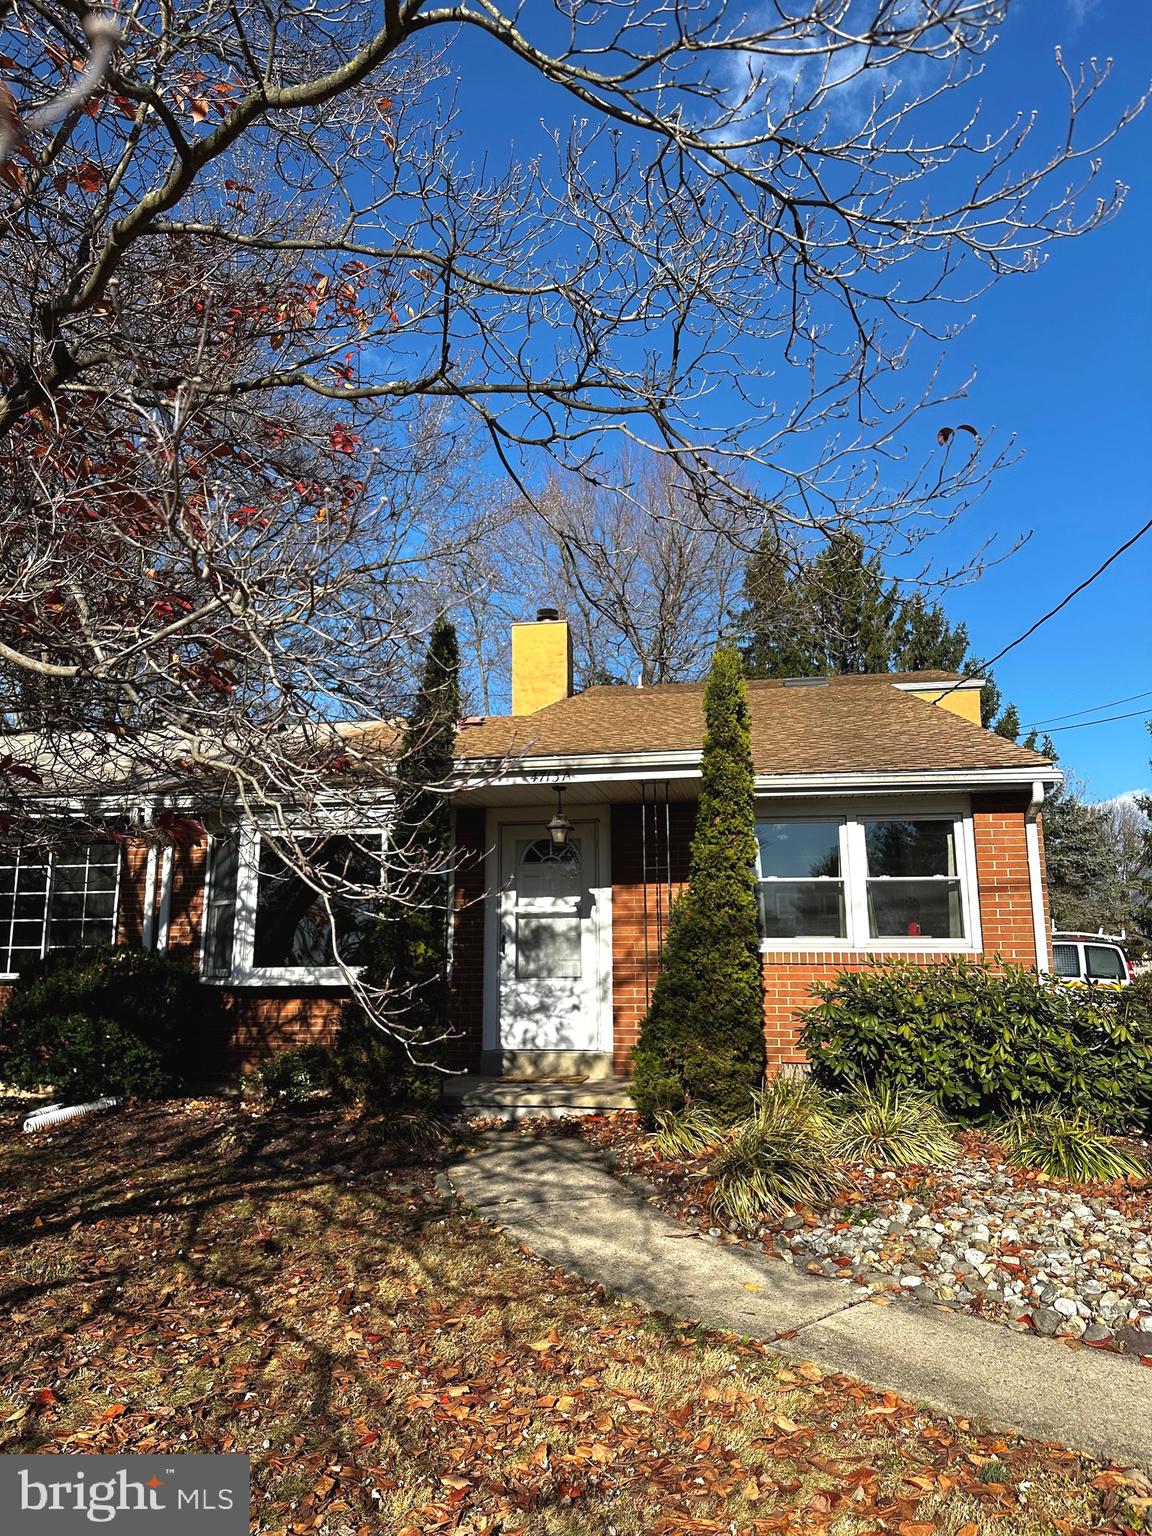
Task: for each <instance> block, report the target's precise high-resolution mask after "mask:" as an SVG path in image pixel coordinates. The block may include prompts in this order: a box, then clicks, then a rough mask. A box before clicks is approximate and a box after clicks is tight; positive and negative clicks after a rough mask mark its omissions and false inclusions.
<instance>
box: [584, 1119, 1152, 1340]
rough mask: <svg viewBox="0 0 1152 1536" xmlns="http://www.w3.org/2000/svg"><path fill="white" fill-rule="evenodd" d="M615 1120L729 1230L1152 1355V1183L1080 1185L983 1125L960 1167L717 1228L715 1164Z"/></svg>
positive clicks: (863, 1278) (607, 1139)
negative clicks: (1150, 1187) (712, 1199)
mask: <svg viewBox="0 0 1152 1536" xmlns="http://www.w3.org/2000/svg"><path fill="white" fill-rule="evenodd" d="M614 1120H615V1123H613V1120H611V1119H610V1120H606V1121H602V1122H600V1125H599V1126H594V1125H589V1126H587V1127H586V1128H585V1129H584V1134H586V1135H590V1136H591V1137H592V1138H593V1139H595V1140H596V1141H598V1142H599V1143H600V1144H601V1145H603V1146H605V1147H606V1148H610V1150H611V1151H612V1153H613V1154H614V1156H615V1158H616V1160H617V1163H618V1165H619V1167H620V1168H621V1170H622V1171H627V1172H630V1173H632V1174H638V1175H640V1176H642V1177H643V1178H644V1179H645V1180H647V1181H648V1183H649V1185H650V1187H651V1188H652V1190H653V1192H654V1195H653V1197H654V1198H655V1199H656V1201H657V1202H658V1203H659V1204H660V1205H661V1206H662V1207H663V1208H664V1209H665V1210H667V1211H669V1213H670V1214H672V1215H675V1216H676V1217H678V1218H679V1219H680V1220H681V1221H684V1222H686V1223H687V1224H689V1225H691V1226H694V1227H697V1228H699V1229H700V1230H701V1231H703V1232H706V1233H708V1234H709V1235H710V1236H711V1237H713V1238H715V1239H718V1240H725V1241H732V1240H733V1239H734V1238H736V1239H739V1240H741V1241H744V1242H749V1243H755V1244H756V1245H757V1246H762V1247H763V1248H764V1249H765V1251H767V1252H768V1253H771V1254H774V1255H776V1256H777V1257H779V1258H781V1259H782V1260H784V1261H785V1262H786V1263H790V1264H793V1265H795V1266H796V1267H797V1268H799V1269H803V1270H805V1271H807V1272H808V1273H809V1274H814V1275H823V1276H826V1277H828V1278H830V1279H839V1280H843V1281H847V1282H850V1283H854V1284H856V1285H860V1286H866V1287H868V1288H869V1289H871V1290H873V1291H886V1292H889V1293H902V1294H904V1295H906V1296H908V1297H910V1298H911V1299H912V1300H915V1301H918V1302H922V1303H925V1304H928V1305H933V1306H946V1307H952V1308H959V1309H962V1310H964V1311H966V1312H971V1313H974V1314H976V1315H978V1316H982V1317H986V1318H988V1319H989V1320H991V1321H995V1322H998V1323H1004V1324H1007V1325H1009V1326H1012V1327H1016V1328H1021V1329H1023V1328H1031V1329H1033V1330H1035V1332H1037V1333H1040V1334H1046V1335H1050V1336H1055V1337H1058V1338H1061V1339H1068V1340H1079V1341H1082V1342H1083V1343H1085V1344H1089V1345H1094V1346H1096V1347H1097V1348H1104V1349H1120V1350H1125V1351H1129V1352H1132V1353H1135V1354H1139V1355H1143V1356H1146V1357H1150V1358H1152V1198H1150V1193H1152V1192H1146V1191H1144V1190H1140V1189H1135V1188H1131V1187H1128V1186H1125V1185H1116V1186H1096V1187H1093V1188H1090V1189H1079V1188H1076V1187H1074V1186H1071V1185H1067V1184H1064V1183H1062V1182H1061V1181H1059V1180H1056V1179H1048V1178H1045V1176H1044V1175H1043V1174H1038V1173H1033V1172H1028V1171H1025V1170H1023V1169H1020V1168H1017V1167H1015V1166H1013V1165H1012V1164H1010V1163H1007V1162H1005V1161H1004V1160H1003V1158H1002V1155H1000V1149H999V1148H997V1147H996V1145H995V1144H994V1143H991V1142H988V1141H987V1140H985V1139H984V1138H982V1137H979V1136H977V1135H975V1134H971V1135H964V1136H962V1137H961V1138H960V1139H959V1144H958V1156H957V1160H956V1162H955V1164H953V1165H951V1166H949V1167H947V1168H943V1169H930V1168H914V1169H900V1170H899V1171H895V1172H891V1171H885V1170H882V1169H873V1168H865V1167H861V1168H855V1169H852V1170H850V1173H851V1181H850V1184H849V1187H848V1189H847V1190H846V1192H845V1194H844V1195H843V1197H842V1198H841V1199H840V1200H839V1201H838V1202H837V1203H836V1204H835V1205H834V1206H832V1207H831V1208H830V1209H828V1210H825V1211H819V1212H813V1211H803V1210H798V1211H796V1212H794V1213H791V1214H789V1215H786V1216H784V1217H782V1218H780V1219H778V1220H773V1221H771V1222H766V1223H765V1225H764V1226H763V1227H761V1228H760V1229H759V1230H758V1231H757V1232H756V1233H745V1232H733V1233H730V1232H728V1231H725V1230H722V1229H721V1228H719V1227H716V1226H714V1225H712V1220H713V1218H712V1216H711V1214H710V1211H709V1206H708V1198H707V1197H708V1192H709V1189H710V1185H709V1182H708V1180H707V1178H706V1176H705V1169H704V1168H703V1166H702V1165H699V1164H690V1163H682V1162H672V1161H667V1160H664V1159H661V1158H660V1157H659V1155H658V1154H657V1153H656V1152H655V1150H654V1148H653V1146H652V1143H651V1140H650V1139H649V1138H646V1137H644V1136H642V1135H641V1134H640V1132H639V1129H638V1127H637V1124H636V1122H635V1119H634V1117H623V1116H621V1117H614ZM629 1120H631V1122H632V1123H631V1124H629V1123H628V1121H629Z"/></svg>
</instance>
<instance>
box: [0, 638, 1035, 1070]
mask: <svg viewBox="0 0 1152 1536" xmlns="http://www.w3.org/2000/svg"><path fill="white" fill-rule="evenodd" d="M512 666H513V677H512V701H513V713H512V714H510V715H507V716H501V717H498V718H489V719H484V720H480V721H472V722H466V723H465V724H464V725H463V726H462V727H461V730H460V734H459V738H458V749H457V787H456V791H455V794H454V814H455V825H456V845H457V857H456V875H455V889H454V924H453V942H452V987H453V998H454V1022H455V1027H456V1030H457V1032H458V1036H457V1039H456V1042H455V1047H454V1052H455V1062H454V1064H455V1065H457V1066H458V1067H463V1068H467V1069H468V1070H471V1071H481V1070H482V1071H485V1072H499V1071H501V1070H508V1069H509V1068H514V1069H515V1070H517V1071H524V1070H529V1071H530V1070H538V1069H541V1068H546V1069H547V1070H549V1071H557V1070H565V1069H568V1070H575V1069H578V1070H580V1071H584V1072H587V1073H589V1074H590V1075H608V1074H610V1073H615V1074H617V1075H622V1074H626V1073H627V1071H628V1062H629V1054H630V1051H631V1048H632V1046H633V1044H634V1042H635V1040H636V1035H637V1031H638V1028H639V1025H640V1021H641V1019H642V1018H643V1015H644V1011H645V1008H646V1005H647V1001H648V998H649V996H650V994H651V989H652V985H653V983H654V980H655V975H656V970H657V966H658V963H659V953H660V946H661V943H662V940H663V935H664V932H665V929H666V926H667V920H668V911H669V907H670V905H671V903H672V901H673V900H674V898H675V896H676V893H677V891H678V890H679V888H680V886H681V884H682V882H683V880H684V879H685V876H686V872H687V860H688V849H689V843H690V840H691V835H692V828H693V820H694V815H695V802H696V798H697V793H698V784H699V772H700V770H699V759H700V748H701V742H702V737H703V692H704V690H703V685H702V684H669V685H664V686H658V687H652V688H632V687H596V688H590V689H588V690H587V691H585V692H583V693H580V694H573V692H572V686H571V678H572V665H571V650H570V639H569V632H568V626H567V624H565V623H564V622H563V621H561V620H559V619H556V618H554V617H552V616H551V615H550V614H547V611H545V615H542V617H541V618H540V620H538V621H537V622H536V623H532V624H522V625H517V626H515V628H514V631H513V648H512ZM980 686H981V685H980V683H979V681H978V680H972V679H966V678H961V677H957V676H955V675H953V674H948V673H938V672H932V673H928V672H925V673H908V674H888V675H876V676H855V677H835V678H828V679H804V680H795V681H793V680H782V681H771V682H753V683H750V684H749V687H748V692H749V703H750V714H751V726H752V755H753V765H754V768H755V772H756V787H757V821H758V834H759V837H758V840H759V848H760V860H759V869H758V877H759V887H758V888H759V892H760V909H761V923H762V941H761V948H762V954H763V965H764V981H765V1034H766V1040H767V1046H768V1058H769V1062H770V1063H771V1064H772V1065H775V1066H778V1065H780V1064H784V1063H788V1062H791V1061H796V1060H799V1059H800V1057H799V1053H798V1050H797V1045H796V1036H797V1030H798V1023H797V1015H798V1013H799V1012H801V1011H802V1010H803V1008H804V1006H805V1004H806V1001H807V999H808V994H809V989H810V987H811V986H812V984H813V983H814V982H817V981H820V980H824V979H827V978H828V977H830V976H832V975H833V974H834V973H835V972H837V971H839V970H843V969H848V968H861V967H867V966H870V965H874V964H876V963H878V962H879V961H881V960H882V959H883V958H884V957H893V956H904V957H907V958H914V959H916V960H919V961H924V962H931V961H934V960H943V959H945V958H947V957H952V956H956V955H966V956H971V957H972V958H974V959H984V960H987V961H989V962H990V963H995V962H996V961H1001V960H1002V961H1011V962H1013V963H1016V964H1020V965H1024V966H1028V967H1036V968H1038V969H1040V970H1047V969H1048V968H1049V965H1050V952H1049V939H1048V931H1049V922H1048V910H1047V891H1046V881H1045V874H1044V854H1043V836H1042V827H1041V807H1042V804H1043V800H1044V795H1045V791H1046V790H1047V789H1048V788H1050V787H1051V786H1053V785H1055V784H1057V783H1058V782H1059V780H1060V773H1059V770H1058V769H1056V768H1055V767H1054V766H1053V764H1052V763H1051V762H1050V761H1049V760H1048V759H1046V758H1044V757H1041V756H1038V755H1037V754H1036V753H1035V752H1031V751H1029V750H1027V749H1026V748H1024V747H1020V746H1017V745H1015V744H1014V743H1012V742H1009V741H1006V740H1004V739H1003V738H1001V737H998V736H995V735H993V734H991V733H990V732H988V731H985V730H983V729H981V727H980V725H979V718H980ZM557 791H559V792H560V798H559V802H558V795H557ZM558 803H559V804H560V805H562V809H563V813H564V816H565V818H566V819H567V820H568V821H569V822H570V823H571V828H572V830H571V833H570V836H569V838H568V841H567V843H566V845H564V846H563V847H561V848H557V847H555V846H554V845H553V842H552V840H551V839H550V837H549V832H548V826H547V824H548V821H549V819H550V818H551V817H552V816H553V815H554V814H555V813H556V811H557V808H558ZM379 814H380V813H379V812H376V813H375V816H376V818H377V822H376V825H377V827H378V829H379V831H380V832H381V833H382V832H383V826H382V825H380V823H379ZM371 821H372V818H371V817H370V816H369V815H368V814H367V813H366V817H365V830H366V832H367V834H368V837H369V839H370V838H371V836H372V835H374V829H373V827H372V825H371ZM0 882H2V883H0V968H3V969H4V970H6V972H7V978H8V979H9V980H11V979H12V978H13V976H14V975H15V974H16V973H18V971H19V967H20V962H21V959H22V958H24V957H27V956H29V955H34V954H37V953H40V952H41V951H42V950H43V949H44V948H45V947H49V946H52V947H55V946H56V945H58V944H61V943H74V942H79V941H81V940H86V941H89V942H91V941H93V940H97V939H99V940H106V939H111V938H113V937H115V938H116V939H117V940H118V941H120V942H123V943H143V944H146V945H155V946H157V947H159V948H163V949H166V950H167V951H168V952H169V953H170V954H172V955H173V956H177V957H180V958H185V959H187V960H188V961H189V962H190V963H192V964H194V965H196V966H197V967H198V968H199V970H200V972H201V974H202V976H203V977H204V982H205V985H208V986H214V987H220V988H222V989H223V990H224V992H225V995H226V998H227V1002H228V1009H229V1016H230V1021H231V1023H230V1029H229V1035H228V1038H227V1039H226V1040H223V1041H214V1042H210V1041H206V1042H205V1071H206V1073H213V1072H219V1071H220V1070H221V1068H222V1067H224V1066H225V1065H226V1064H227V1065H228V1066H229V1067H231V1068H232V1069H236V1068H239V1067H243V1066H247V1065H250V1064H251V1063H253V1062H254V1061H256V1060H258V1059H260V1058H261V1057H262V1056H265V1055H267V1054H269V1053H271V1052H273V1051H275V1050H278V1049H282V1048H284V1047H286V1046H290V1045H294V1044H299V1043H301V1042H303V1041H305V1040H313V1039H318V1040H323V1039H325V1038H328V1037H330V1035H331V1032H332V1030H333V1028H334V1026H335V1024H336V1021H337V1019H338V1015H339V1009H340V1005H341V1002H342V999H343V996H344V995H345V994H344V993H343V991H342V988H341V976H340V972H339V970H338V969H336V968H335V967H334V966H331V965H326V964H324V957H323V956H322V955H318V954H317V953H316V951H315V935H314V933H313V934H312V935H311V937H310V936H309V934H308V920H309V911H308V900H307V897H306V896H305V899H304V900H303V901H300V900H298V899H297V900H293V899H292V897H293V892H292V891H291V889H290V878H289V880H288V883H287V884H286V874H285V871H284V868H283V867H282V866H281V867H279V868H277V867H276V864H275V860H274V858H269V857H267V855H266V851H265V850H263V849H262V847H261V839H260V837H259V834H258V831H257V830H256V829H255V828H254V827H241V828H239V829H238V830H232V831H230V832H229V833H228V835H226V836H224V835H221V836H208V837H207V838H205V839H204V840H203V841H201V842H200V843H198V844H194V845H192V846H183V847H177V846H174V847H171V848H169V849H167V850H165V851H164V852H163V853H160V854H158V853H157V852H156V851H155V850H153V851H148V850H147V849H145V848H144V847H143V846H137V845H134V844H133V843H131V842H130V841H129V842H127V843H121V844H115V843H109V842H104V843H91V844H88V845H84V846H79V847H76V848H73V849H71V850H61V851H59V852H58V853H55V854H53V855H51V856H49V855H47V854H33V855H31V856H28V855H24V854H23V853H13V854H9V855H6V856H5V855H0ZM285 895H287V896H288V898H289V899H288V901H287V903H285V900H284V897H285ZM274 898H275V899H274ZM285 912H287V913H288V914H289V920H288V921H287V922H286V921H285V917H284V915H285ZM5 944H6V948H5ZM309 946H311V947H309Z"/></svg>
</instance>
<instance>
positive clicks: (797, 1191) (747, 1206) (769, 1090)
mask: <svg viewBox="0 0 1152 1536" xmlns="http://www.w3.org/2000/svg"><path fill="white" fill-rule="evenodd" d="M828 1129H829V1128H828V1123H827V1121H826V1119H825V1116H824V1112H823V1108H822V1103H821V1101H820V1099H819V1097H818V1095H817V1094H816V1093H815V1091H814V1090H813V1089H812V1088H811V1087H810V1085H808V1084H806V1083H803V1082H797V1081H795V1080H792V1079H787V1078H776V1079H774V1080H773V1081H772V1082H770V1083H767V1084H766V1085H765V1087H764V1088H763V1089H762V1090H761V1091H760V1092H759V1093H758V1094H757V1095H756V1100H755V1106H754V1110H753V1113H752V1114H751V1115H749V1116H748V1118H747V1119H746V1120H742V1121H740V1122H739V1123H738V1124H737V1125H736V1126H734V1127H733V1129H732V1130H731V1131H730V1132H729V1134H728V1136H727V1138H726V1139H725V1141H724V1142H723V1144H722V1145H721V1147H720V1149H719V1150H718V1152H717V1153H716V1156H715V1157H714V1158H713V1159H712V1163H711V1166H710V1169H709V1171H710V1173H711V1174H712V1177H713V1178H714V1179H715V1189H714V1191H713V1195H712V1207H713V1210H714V1211H715V1212H716V1213H717V1215H719V1216H721V1217H723V1218H725V1219H727V1220H728V1221H729V1222H730V1223H731V1224H732V1225H734V1226H737V1227H740V1228H743V1229H744V1230H746V1231H748V1230H753V1229H755V1228H756V1227H758V1226H759V1225H760V1223H761V1222H763V1221H764V1220H765V1219H767V1218H770V1217H772V1216H778V1215H781V1214H782V1213H783V1212H784V1211H786V1210H787V1209H788V1208H789V1207H790V1206H794V1205H812V1206H815V1205H822V1204H824V1203H825V1202H826V1201H828V1200H830V1199H832V1197H833V1196H834V1195H835V1194H836V1193H837V1191H838V1190H839V1189H840V1187H841V1184H842V1182H843V1180H842V1176H841V1173H840V1169H839V1167H838V1165H837V1163H836V1159H835V1157H834V1156H833V1153H832V1149H831V1145H830V1142H829V1136H828Z"/></svg>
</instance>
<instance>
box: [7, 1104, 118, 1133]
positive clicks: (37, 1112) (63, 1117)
mask: <svg viewBox="0 0 1152 1536" xmlns="http://www.w3.org/2000/svg"><path fill="white" fill-rule="evenodd" d="M119 1103H120V1100H119V1099H111V1098H109V1099H93V1100H92V1102H91V1103H90V1104H71V1105H68V1106H65V1105H63V1104H46V1105H45V1106H44V1108H43V1109H34V1110H32V1112H31V1114H27V1115H25V1116H24V1127H23V1128H24V1130H26V1131H46V1130H48V1129H49V1128H50V1127H52V1126H54V1125H65V1124H66V1123H67V1122H68V1121H69V1120H81V1119H83V1117H84V1116H85V1115H95V1114H98V1113H99V1112H100V1111H101V1110H104V1109H115V1108H116V1106H117V1105H118V1104H119Z"/></svg>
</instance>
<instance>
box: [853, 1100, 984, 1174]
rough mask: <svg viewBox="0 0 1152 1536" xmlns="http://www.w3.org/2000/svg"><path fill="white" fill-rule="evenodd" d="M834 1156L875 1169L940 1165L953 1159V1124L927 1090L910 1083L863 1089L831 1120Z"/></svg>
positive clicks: (935, 1166)
mask: <svg viewBox="0 0 1152 1536" xmlns="http://www.w3.org/2000/svg"><path fill="white" fill-rule="evenodd" d="M832 1142H833V1146H834V1148H835V1151H836V1154H837V1156H839V1157H841V1158H843V1159H844V1161H845V1162H849V1163H867V1164H869V1165H871V1166H873V1167H879V1168H913V1167H925V1168H939V1167H942V1166H943V1165H944V1164H946V1163H951V1162H954V1161H955V1158H956V1142H955V1141H954V1140H953V1137H952V1127H951V1125H950V1124H949V1122H948V1120H947V1119H946V1118H945V1117H944V1115H943V1114H942V1113H941V1111H940V1109H939V1107H938V1106H937V1105H936V1104H934V1103H933V1102H932V1100H931V1099H930V1098H929V1097H928V1096H927V1094H923V1093H918V1092H916V1091H915V1090H914V1089H910V1088H893V1087H891V1086H890V1085H888V1084H885V1085H884V1086H882V1087H880V1088H862V1089H860V1090H858V1091H857V1092H856V1093H855V1094H853V1095H851V1096H850V1097H849V1098H847V1099H845V1101H844V1103H843V1108H842V1112H841V1113H840V1114H839V1115H838V1116H837V1118H836V1120H835V1121H834V1122H833V1128H832Z"/></svg>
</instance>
